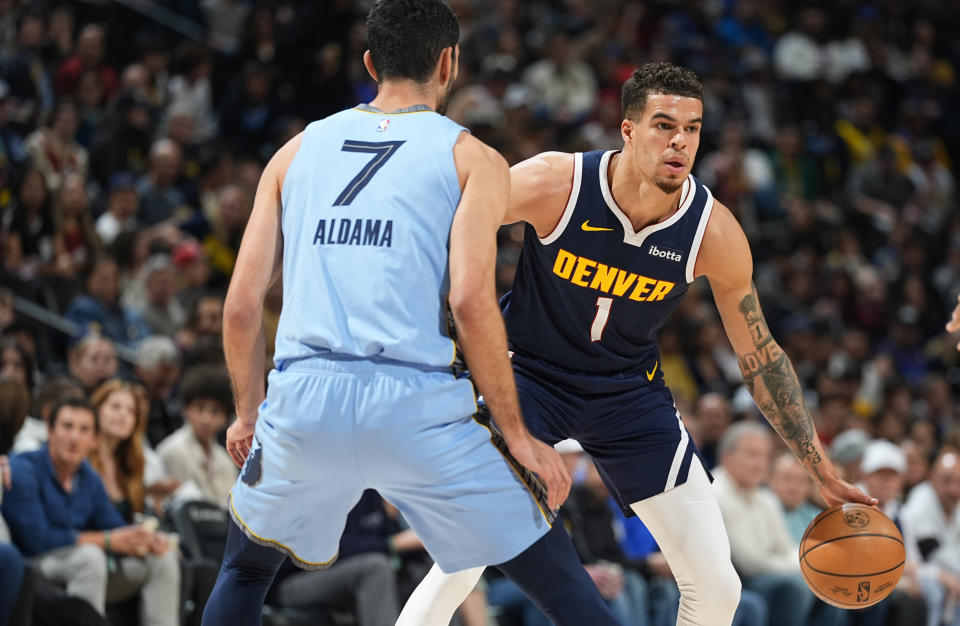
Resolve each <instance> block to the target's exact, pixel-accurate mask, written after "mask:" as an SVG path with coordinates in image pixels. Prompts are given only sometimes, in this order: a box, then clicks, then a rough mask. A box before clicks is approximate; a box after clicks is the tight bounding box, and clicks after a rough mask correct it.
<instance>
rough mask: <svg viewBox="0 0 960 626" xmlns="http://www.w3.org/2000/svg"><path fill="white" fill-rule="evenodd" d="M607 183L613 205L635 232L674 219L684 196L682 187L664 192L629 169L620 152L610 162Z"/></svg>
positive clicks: (629, 166)
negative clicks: (623, 215)
mask: <svg viewBox="0 0 960 626" xmlns="http://www.w3.org/2000/svg"><path fill="white" fill-rule="evenodd" d="M607 180H608V181H609V183H610V193H611V194H612V195H613V200H614V202H616V203H617V206H618V207H620V210H621V211H623V212H624V214H625V215H626V216H627V217H628V218H629V219H630V222H631V224H633V229H634V231H635V232H639V231H640V230H641V229H643V228H646V227H647V226H650V225H651V224H656V223H657V222H662V221H663V220H665V219H667V218H668V217H670V216H671V215H673V214H674V212H676V210H677V207H678V206H679V203H680V196H681V194H682V192H683V186H680V187H678V188H677V189H676V191H672V192H667V191H664V190H663V189H661V188H660V187H658V186H657V185H656V184H655V183H654V182H653V181H650V180H646V179H644V178H643V177H642V176H641V175H640V174H639V172H637V171H636V170H635V168H632V167H631V164H630V162H629V160H627V159H625V157H624V153H623V152H618V153H616V154H614V155H613V157H612V158H611V159H610V166H609V169H608V171H607Z"/></svg>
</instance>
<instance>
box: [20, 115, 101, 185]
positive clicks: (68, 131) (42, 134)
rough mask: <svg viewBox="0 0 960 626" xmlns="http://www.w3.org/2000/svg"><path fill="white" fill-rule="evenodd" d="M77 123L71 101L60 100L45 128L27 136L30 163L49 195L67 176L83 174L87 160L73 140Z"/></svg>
mask: <svg viewBox="0 0 960 626" xmlns="http://www.w3.org/2000/svg"><path fill="white" fill-rule="evenodd" d="M79 123H80V119H79V117H78V115H77V108H76V106H75V105H74V104H73V102H72V101H70V100H61V101H60V103H59V104H58V105H57V108H56V109H54V111H53V115H52V117H51V118H50V126H49V128H41V129H39V130H37V131H34V133H33V134H31V135H30V136H28V137H27V142H26V147H27V152H28V153H29V155H30V160H31V162H32V163H33V165H34V167H36V168H38V169H39V170H40V171H41V172H42V173H43V177H44V180H45V181H46V183H47V189H49V190H50V191H51V192H57V191H59V190H60V186H61V185H62V184H63V181H64V179H65V178H66V177H67V175H69V174H80V175H81V176H84V177H85V176H86V175H87V167H88V165H89V160H90V157H89V156H88V154H87V150H86V148H84V147H83V146H81V145H80V144H78V143H77V140H76V134H77V126H78V125H79Z"/></svg>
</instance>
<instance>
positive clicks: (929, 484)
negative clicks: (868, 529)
mask: <svg viewBox="0 0 960 626" xmlns="http://www.w3.org/2000/svg"><path fill="white" fill-rule="evenodd" d="M958 503H960V455H958V454H957V453H956V452H955V451H953V450H950V449H946V450H943V451H941V452H940V454H939V455H938V456H937V458H936V460H935V461H934V463H933V466H932V468H931V470H930V478H929V480H928V481H926V482H924V483H921V484H919V485H917V486H916V487H914V489H913V491H911V492H910V497H909V498H907V501H906V503H905V504H904V506H903V511H902V513H901V515H902V518H903V520H904V522H905V524H906V525H907V526H908V527H909V528H910V531H911V533H912V535H913V536H914V537H915V538H916V541H917V545H918V546H919V548H920V554H921V556H922V558H923V560H924V561H925V562H927V563H931V564H933V565H934V566H935V567H936V568H937V571H939V572H941V573H942V575H941V576H940V577H939V582H940V583H941V584H942V585H943V587H944V590H945V591H946V597H945V598H943V599H942V600H941V602H940V603H938V604H939V606H937V607H936V608H934V610H933V611H931V613H932V614H933V615H937V616H940V615H942V616H943V618H944V622H945V623H947V624H957V623H960V621H958V620H960V615H958V612H957V607H958V606H960V604H958V600H960V515H958V509H957V506H958Z"/></svg>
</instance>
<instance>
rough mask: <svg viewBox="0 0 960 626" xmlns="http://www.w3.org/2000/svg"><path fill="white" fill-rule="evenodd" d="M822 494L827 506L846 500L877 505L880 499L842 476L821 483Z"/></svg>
mask: <svg viewBox="0 0 960 626" xmlns="http://www.w3.org/2000/svg"><path fill="white" fill-rule="evenodd" d="M820 495H821V497H823V501H824V502H826V504H827V506H828V507H830V506H833V505H835V504H843V503H844V502H859V503H860V504H866V505H867V506H876V505H877V503H878V502H879V500H877V499H876V498H871V497H870V496H868V495H867V494H865V493H863V491H861V490H860V489H858V488H857V487H854V486H853V485H851V484H850V483H848V482H847V481H845V480H841V479H840V478H828V479H827V480H825V481H824V482H823V484H822V485H820Z"/></svg>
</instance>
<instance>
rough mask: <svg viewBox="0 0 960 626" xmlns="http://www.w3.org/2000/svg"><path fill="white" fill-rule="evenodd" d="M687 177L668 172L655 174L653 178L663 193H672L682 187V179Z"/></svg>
mask: <svg viewBox="0 0 960 626" xmlns="http://www.w3.org/2000/svg"><path fill="white" fill-rule="evenodd" d="M686 179H687V177H686V175H680V174H669V175H667V176H657V177H656V178H655V179H654V182H655V183H656V185H657V187H659V188H660V191H663V192H664V193H673V192H675V191H676V190H678V189H680V188H681V187H683V181H685V180H686Z"/></svg>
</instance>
